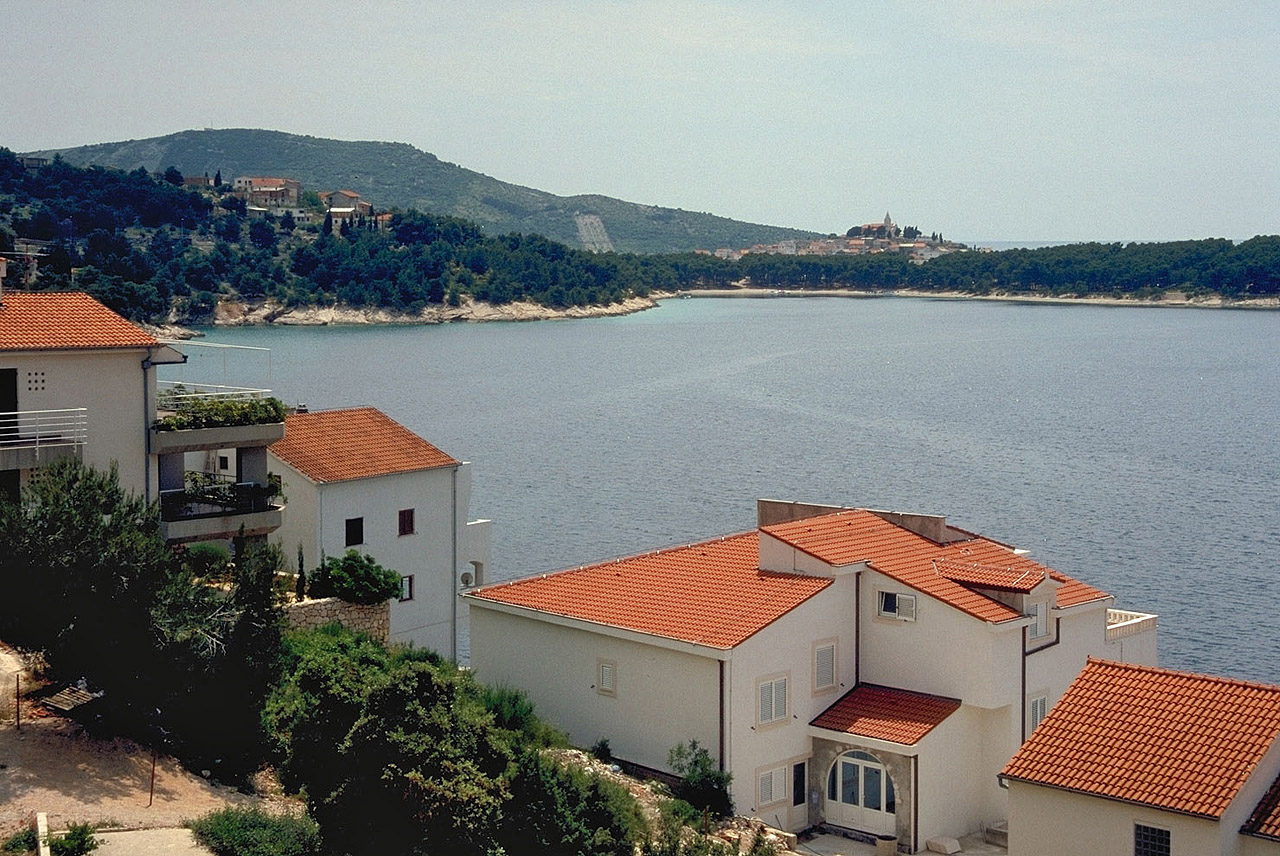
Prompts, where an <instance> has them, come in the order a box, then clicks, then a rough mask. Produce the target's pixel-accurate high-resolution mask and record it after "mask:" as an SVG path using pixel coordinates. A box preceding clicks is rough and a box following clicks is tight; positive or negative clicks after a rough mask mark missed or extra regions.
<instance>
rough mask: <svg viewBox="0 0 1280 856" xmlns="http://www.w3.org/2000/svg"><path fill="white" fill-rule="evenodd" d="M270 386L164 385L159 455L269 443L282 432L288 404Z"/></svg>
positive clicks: (157, 430)
mask: <svg viewBox="0 0 1280 856" xmlns="http://www.w3.org/2000/svg"><path fill="white" fill-rule="evenodd" d="M270 392H271V390H269V389H251V388H248V387H237V386H221V385H211V384H205V385H202V386H185V385H183V384H179V383H172V384H171V383H162V384H160V393H159V396H158V397H159V400H158V401H157V403H156V408H157V414H156V416H157V418H156V420H155V422H154V423H152V426H151V451H152V453H153V454H157V455H170V454H176V453H181V452H201V451H211V450H214V449H234V448H241V447H246V446H269V445H271V444H272V443H274V442H276V441H277V440H280V439H282V438H283V437H284V406H283V405H282V404H281V403H280V402H279V401H278V400H277V399H275V398H271V397H270Z"/></svg>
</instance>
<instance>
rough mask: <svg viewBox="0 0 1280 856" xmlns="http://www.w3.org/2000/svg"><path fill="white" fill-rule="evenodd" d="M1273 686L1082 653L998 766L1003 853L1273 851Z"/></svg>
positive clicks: (1278, 811)
mask: <svg viewBox="0 0 1280 856" xmlns="http://www.w3.org/2000/svg"><path fill="white" fill-rule="evenodd" d="M1278 737H1280V687H1277V686H1268V685H1265V684H1257V683H1252V682H1249V681H1239V680H1232V679H1229V678H1220V677H1214V676H1210V675H1196V674H1191V673H1188V672H1175V671H1171V670H1168V669H1157V668H1151V667H1147V666H1138V665H1132V664H1125V663H1116V662H1112V661H1107V660H1091V661H1090V662H1089V664H1088V666H1087V667H1086V668H1085V670H1084V671H1083V672H1082V673H1081V674H1080V676H1079V677H1078V678H1076V680H1075V682H1074V683H1072V685H1071V687H1070V689H1068V690H1067V692H1066V694H1065V695H1064V696H1063V697H1062V700H1061V701H1060V702H1059V703H1058V705H1057V706H1056V707H1054V709H1053V711H1052V712H1051V713H1050V714H1049V715H1048V717H1047V718H1046V719H1045V720H1044V722H1042V723H1041V724H1040V727H1039V728H1037V729H1036V731H1035V733H1034V734H1032V735H1031V738H1030V739H1029V740H1028V741H1027V742H1026V743H1025V744H1024V745H1023V746H1022V748H1021V749H1019V750H1018V753H1017V755H1015V756H1014V758H1013V760H1012V761H1010V762H1009V763H1008V765H1007V766H1006V767H1005V768H1004V770H1003V771H1002V773H1001V779H1002V780H1003V781H1004V782H1005V783H1006V785H1007V787H1008V789H1009V853H1010V856H1058V854H1060V856H1069V855H1070V856H1075V854H1079V853H1114V854H1125V856H1128V854H1133V856H1213V855H1214V854H1219V856H1228V854H1230V855H1231V856H1264V854H1270V856H1276V854H1280V740H1277V738H1278Z"/></svg>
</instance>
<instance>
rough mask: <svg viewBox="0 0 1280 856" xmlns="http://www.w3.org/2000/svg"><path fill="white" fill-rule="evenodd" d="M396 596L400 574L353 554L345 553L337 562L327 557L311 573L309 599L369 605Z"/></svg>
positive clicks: (333, 557)
mask: <svg viewBox="0 0 1280 856" xmlns="http://www.w3.org/2000/svg"><path fill="white" fill-rule="evenodd" d="M399 593H400V574H398V573H396V572H395V571H392V570H389V569H387V568H384V567H382V566H381V565H379V564H378V563H377V562H376V561H374V558H373V557H372V556H369V555H367V554H366V555H361V554H360V553H358V552H357V551H355V550H348V551H347V552H346V553H345V554H344V555H343V556H342V558H341V559H339V558H337V557H335V556H330V557H328V558H327V559H325V561H324V563H323V564H322V565H320V567H318V568H316V569H315V570H314V571H312V572H311V596H312V597H339V598H342V599H343V600H345V601H347V602H348V603H358V604H364V605H372V604H375V603H382V602H383V601H384V600H387V599H388V598H392V597H395V596H396V595H398V594H399Z"/></svg>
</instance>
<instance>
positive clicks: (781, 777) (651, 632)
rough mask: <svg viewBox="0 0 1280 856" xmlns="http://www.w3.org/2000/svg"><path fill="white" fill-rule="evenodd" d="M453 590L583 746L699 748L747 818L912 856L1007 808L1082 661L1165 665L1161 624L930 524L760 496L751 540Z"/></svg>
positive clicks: (629, 752)
mask: <svg viewBox="0 0 1280 856" xmlns="http://www.w3.org/2000/svg"><path fill="white" fill-rule="evenodd" d="M464 600H465V601H466V602H467V603H468V604H469V606H470V610H471V613H470V620H471V661H472V667H473V668H474V669H475V671H476V673H477V675H478V677H480V679H482V680H484V681H486V682H490V683H505V684H509V685H511V686H515V687H519V688H521V689H523V690H525V691H527V692H528V693H529V695H530V697H531V698H532V699H533V701H534V702H535V703H536V704H537V705H538V708H539V710H540V711H542V713H544V714H545V715H546V716H547V717H548V718H549V719H551V720H552V721H553V722H555V723H557V724H558V725H560V726H561V727H563V728H565V729H566V730H567V731H568V732H569V735H570V738H571V739H572V740H573V741H574V742H575V743H577V744H579V745H588V744H591V743H593V742H594V741H596V740H598V739H600V738H607V739H608V740H609V741H610V745H611V748H612V750H613V752H614V753H615V755H617V756H618V757H620V758H623V759H626V760H628V761H631V762H634V763H637V764H640V765H643V766H648V767H653V768H657V769H667V753H668V751H669V749H670V748H671V747H672V746H674V745H676V744H677V743H680V742H684V741H688V740H690V739H697V740H698V741H699V742H700V743H701V744H702V745H703V746H705V747H707V748H708V749H709V750H710V751H711V752H712V754H713V756H714V757H715V758H716V759H717V760H718V761H719V763H720V765H721V767H722V768H723V769H726V770H729V771H730V772H732V774H733V796H734V800H735V804H736V807H737V809H738V811H739V812H743V813H751V814H755V815H757V816H759V817H761V818H764V819H765V820H767V821H769V822H771V823H773V824H774V825H777V826H779V827H783V828H787V829H792V830H795V829H800V828H804V827H807V826H810V825H813V824H815V823H819V822H826V823H829V824H832V825H835V826H840V827H845V828H848V829H853V830H859V831H862V832H864V833H868V834H876V835H896V836H897V837H898V839H899V847H900V848H901V849H903V850H905V851H907V852H916V851H917V850H919V849H920V848H922V847H924V846H925V843H926V842H927V841H928V840H929V839H930V838H933V837H935V836H943V835H946V836H959V835H963V834H967V833H970V832H973V831H976V830H978V829H980V828H982V827H984V826H987V825H994V824H997V823H1000V822H1002V821H1004V820H1005V819H1006V817H1007V799H1006V792H1005V791H1004V790H1003V789H1002V788H1001V787H1000V786H999V784H998V782H997V779H996V774H997V773H998V772H999V771H1000V769H1001V767H1002V766H1003V765H1004V763H1005V762H1006V761H1007V759H1008V758H1009V757H1010V756H1011V755H1012V754H1013V753H1014V751H1015V750H1016V749H1017V748H1018V746H1019V745H1021V743H1022V742H1023V740H1024V739H1025V738H1026V736H1027V735H1028V734H1030V733H1031V731H1032V730H1033V729H1034V728H1035V726H1036V724H1037V722H1038V721H1039V720H1040V719H1041V718H1043V716H1044V715H1045V712H1046V711H1047V710H1048V709H1049V708H1051V707H1052V706H1053V704H1054V703H1055V702H1056V701H1057V700H1058V698H1059V697H1060V696H1061V694H1062V693H1063V692H1064V691H1065V690H1066V688H1067V686H1068V685H1069V684H1070V682H1071V680H1072V679H1073V678H1074V677H1075V675H1076V674H1077V673H1079V671H1080V669H1081V668H1082V667H1083V666H1084V665H1085V662H1086V659H1087V657H1088V656H1089V655H1091V654H1106V655H1108V656H1111V657H1113V658H1117V659H1118V658H1121V657H1124V658H1125V659H1131V660H1139V661H1143V662H1149V663H1154V662H1155V658H1156V646H1155V631H1156V619H1155V616H1151V615H1144V614H1141V613H1120V612H1118V611H1116V610H1113V609H1111V605H1112V602H1113V598H1112V597H1110V596H1109V595H1107V594H1106V593H1105V592H1102V591H1099V590H1098V589H1096V588H1093V587H1092V586H1089V585H1086V584H1085V583H1082V582H1079V581H1077V580H1074V579H1072V578H1070V577H1068V576H1066V575H1064V574H1061V573H1059V572H1057V571H1055V570H1052V569H1050V568H1047V567H1045V566H1044V565H1040V564H1038V563H1036V562H1034V561H1032V560H1030V559H1028V558H1027V557H1026V556H1025V555H1024V552H1023V551H1019V550H1015V549H1013V548H1011V547H1009V546H1007V545H1004V544H1001V543H999V542H997V541H993V540H991V539H988V538H984V537H982V536H980V535H976V534H974V533H971V532H966V531H964V530H961V529H957V528H955V527H952V526H948V525H947V524H946V521H945V520H944V519H943V518H941V517H936V516H930V515H913V514H899V513H893V512H884V511H872V510H867V509H850V508H838V507H834V506H813V505H800V504H797V503H788V502H774V501H767V500H762V501H761V502H760V503H759V507H758V528H757V529H756V530H754V531H750V532H745V533H741V534H736V535H728V536H725V537H723V538H719V539H715V540H711V541H706V542H702V543H697V544H691V545H688V546H685V547H676V548H672V549H666V550H658V551H654V552H652V553H648V554H644V555H640V556H633V557H629V558H624V559H618V560H615V561H612V562H605V563H601V564H596V565H590V566H586V567H581V568H575V569H570V570H566V571H561V572H559V573H553V574H545V575H542V576H537V577H530V578H527V579H522V580H517V581H514V582H511V583H506V584H500V585H493V586H489V587H485V588H482V589H479V590H476V591H471V592H467V593H466V594H465V595H464ZM1113 631H1114V632H1113ZM1121 646H1123V648H1122V647H1121Z"/></svg>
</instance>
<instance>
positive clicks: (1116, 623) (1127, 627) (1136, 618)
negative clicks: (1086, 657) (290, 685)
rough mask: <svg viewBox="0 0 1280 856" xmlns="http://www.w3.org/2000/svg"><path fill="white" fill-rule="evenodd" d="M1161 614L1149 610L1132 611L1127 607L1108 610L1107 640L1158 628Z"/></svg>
mask: <svg viewBox="0 0 1280 856" xmlns="http://www.w3.org/2000/svg"><path fill="white" fill-rule="evenodd" d="M1158 618H1159V616H1156V615H1152V614H1151V613H1149V612H1131V611H1129V610H1127V609H1108V610H1107V641H1108V642H1110V641H1113V640H1115V639H1124V638H1125V637H1127V636H1137V635H1138V634H1139V633H1146V632H1148V631H1151V630H1155V629H1156V621H1157V619H1158Z"/></svg>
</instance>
